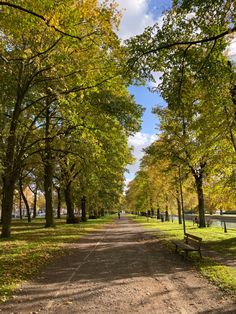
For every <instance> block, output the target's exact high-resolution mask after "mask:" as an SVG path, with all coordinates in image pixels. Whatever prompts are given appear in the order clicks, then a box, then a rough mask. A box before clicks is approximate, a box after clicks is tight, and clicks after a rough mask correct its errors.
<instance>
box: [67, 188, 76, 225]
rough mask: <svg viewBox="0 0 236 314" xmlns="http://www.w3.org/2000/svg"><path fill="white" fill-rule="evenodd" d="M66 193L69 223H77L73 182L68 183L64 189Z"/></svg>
mask: <svg viewBox="0 0 236 314" xmlns="http://www.w3.org/2000/svg"><path fill="white" fill-rule="evenodd" d="M64 194H65V201H66V208H67V220H66V222H67V223H77V222H78V219H77V218H75V212H74V204H73V200H72V195H71V182H70V183H68V184H67V186H66V187H65V190H64Z"/></svg>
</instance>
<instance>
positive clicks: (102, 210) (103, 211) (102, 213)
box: [101, 208, 105, 217]
mask: <svg viewBox="0 0 236 314" xmlns="http://www.w3.org/2000/svg"><path fill="white" fill-rule="evenodd" d="M101 216H102V217H104V216H105V210H104V208H102V209H101Z"/></svg>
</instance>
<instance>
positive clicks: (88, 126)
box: [0, 0, 142, 238]
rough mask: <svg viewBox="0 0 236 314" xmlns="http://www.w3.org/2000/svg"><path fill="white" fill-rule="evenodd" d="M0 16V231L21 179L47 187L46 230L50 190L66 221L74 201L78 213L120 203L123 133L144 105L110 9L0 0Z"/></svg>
mask: <svg viewBox="0 0 236 314" xmlns="http://www.w3.org/2000/svg"><path fill="white" fill-rule="evenodd" d="M0 14H1V18H0V70H1V71H0V91H1V92H0V125H1V128H0V132H1V134H0V173H1V181H0V186H1V196H2V197H1V199H2V202H1V207H2V210H1V222H2V234H1V236H2V237H4V238H5V237H9V236H10V234H11V217H12V211H13V201H14V194H15V192H16V188H17V187H19V190H20V191H21V195H22V196H23V187H24V186H25V185H29V186H30V187H31V188H32V190H33V191H34V192H35V193H37V192H36V191H37V190H38V189H40V190H41V191H43V192H44V195H45V208H46V227H51V226H53V225H54V214H53V202H52V200H53V193H54V191H57V193H58V201H59V203H60V199H61V198H60V197H61V195H62V194H63V195H64V200H65V203H66V207H67V216H68V220H67V221H68V222H76V221H77V219H76V217H75V214H74V212H75V211H74V209H75V207H80V208H81V209H82V211H83V217H85V208H86V206H87V208H90V210H94V211H98V210H99V211H100V212H103V211H104V209H106V208H108V207H115V206H119V203H120V199H121V197H122V189H123V183H124V177H123V176H124V171H125V168H126V165H127V163H128V162H130V161H131V159H132V157H131V154H130V151H129V148H128V145H127V138H128V136H129V135H130V134H132V133H133V132H135V131H137V130H138V129H139V125H140V118H141V115H142V108H141V107H140V106H138V105H136V104H135V102H134V100H133V98H132V97H131V96H130V95H129V93H128V92H127V86H128V85H129V83H130V74H129V75H128V72H127V71H124V69H123V64H125V63H126V54H125V51H124V48H123V47H122V46H121V44H120V41H119V39H118V37H117V35H116V33H115V29H116V27H117V26H118V23H119V19H120V14H119V12H118V11H117V9H116V6H115V5H114V4H113V2H110V1H104V2H103V3H101V2H100V1H93V0H86V1H74V0H69V1H68V0H63V1H60V2H58V1H51V0H42V1H37V2H32V1H28V0H24V1H21V5H19V4H18V1H11V2H4V1H1V3H0ZM62 192H63V193H62ZM28 214H29V213H28ZM28 216H29V215H28Z"/></svg>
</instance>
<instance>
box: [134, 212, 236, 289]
mask: <svg viewBox="0 0 236 314" xmlns="http://www.w3.org/2000/svg"><path fill="white" fill-rule="evenodd" d="M132 219H133V220H134V221H135V222H137V223H141V224H142V225H143V226H144V227H145V228H148V229H153V230H156V231H157V232H156V235H157V236H158V237H161V238H162V239H163V241H165V243H166V245H167V246H168V247H169V248H170V249H172V250H173V249H174V246H173V245H172V244H171V240H172V239H177V238H178V239H183V226H182V225H179V224H178V222H177V221H173V222H171V221H170V222H161V221H159V220H157V219H155V218H146V217H140V216H132ZM186 232H188V233H191V234H193V235H196V236H199V237H201V238H202V240H203V244H204V246H205V247H206V249H209V250H215V251H216V252H218V253H219V254H221V255H223V256H225V258H227V257H229V258H233V259H236V230H234V229H230V230H228V232H227V233H224V229H223V228H220V227H208V228H198V227H197V226H196V225H194V226H193V223H192V222H189V221H187V222H186ZM189 255H190V258H189V259H190V260H191V262H193V263H194V264H195V266H196V267H197V269H198V270H199V271H200V272H201V273H202V274H203V275H204V276H205V277H207V278H209V279H210V280H211V281H212V282H214V283H216V284H217V285H218V286H219V287H221V288H222V289H224V290H228V291H230V292H233V293H236V269H235V268H233V267H229V266H224V265H219V264H218V263H216V262H215V261H214V260H213V259H211V258H203V259H202V260H201V259H200V258H199V257H198V254H197V253H196V254H194V253H191V254H189Z"/></svg>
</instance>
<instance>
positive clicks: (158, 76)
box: [148, 72, 163, 87]
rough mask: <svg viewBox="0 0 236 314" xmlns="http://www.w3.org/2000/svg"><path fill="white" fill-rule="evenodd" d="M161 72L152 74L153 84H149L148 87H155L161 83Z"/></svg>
mask: <svg viewBox="0 0 236 314" xmlns="http://www.w3.org/2000/svg"><path fill="white" fill-rule="evenodd" d="M162 75H163V72H153V73H152V76H153V78H154V80H155V82H149V84H148V85H149V87H157V86H158V85H159V84H160V83H161V81H162Z"/></svg>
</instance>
